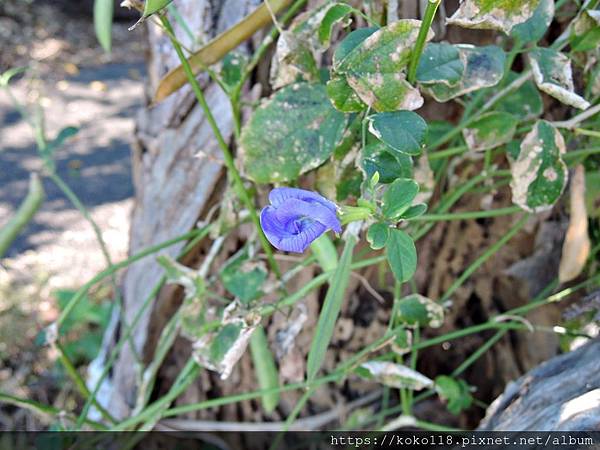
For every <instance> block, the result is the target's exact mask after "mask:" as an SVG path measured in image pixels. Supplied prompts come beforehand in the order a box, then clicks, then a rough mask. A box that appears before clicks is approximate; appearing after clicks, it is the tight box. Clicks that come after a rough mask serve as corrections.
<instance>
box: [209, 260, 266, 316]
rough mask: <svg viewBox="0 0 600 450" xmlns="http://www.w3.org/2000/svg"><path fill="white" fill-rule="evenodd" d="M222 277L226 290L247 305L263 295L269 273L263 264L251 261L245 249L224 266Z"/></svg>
mask: <svg viewBox="0 0 600 450" xmlns="http://www.w3.org/2000/svg"><path fill="white" fill-rule="evenodd" d="M220 276H221V281H222V282H223V286H224V287H225V289H227V290H228V291H229V292H230V293H231V294H233V295H235V297H236V298H238V299H239V300H240V301H241V302H242V304H245V305H247V304H248V303H250V302H251V301H253V300H256V299H257V298H259V297H260V296H261V295H262V290H261V288H262V285H263V284H264V282H265V280H266V279H267V271H266V270H265V268H264V267H263V266H262V264H261V263H257V262H255V261H251V260H250V259H249V256H248V250H247V248H244V249H243V250H242V251H240V252H239V253H238V254H236V255H235V256H234V257H232V258H231V259H230V260H229V261H228V262H227V264H225V266H223V268H222V269H221V273H220Z"/></svg>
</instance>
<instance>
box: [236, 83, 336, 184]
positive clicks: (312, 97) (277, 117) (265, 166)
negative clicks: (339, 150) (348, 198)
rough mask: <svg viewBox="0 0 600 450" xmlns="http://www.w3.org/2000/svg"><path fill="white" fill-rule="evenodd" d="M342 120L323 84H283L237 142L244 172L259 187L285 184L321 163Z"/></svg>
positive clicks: (257, 111)
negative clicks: (279, 182) (272, 183)
mask: <svg viewBox="0 0 600 450" xmlns="http://www.w3.org/2000/svg"><path fill="white" fill-rule="evenodd" d="M345 126H346V117H345V116H344V115H343V114H342V113H340V112H339V111H337V110H336V109H335V108H333V106H331V103H330V102H329V100H328V98H327V94H326V92H325V86H323V85H319V84H308V83H298V84H294V85H291V86H286V87H285V88H283V89H282V90H280V91H278V92H276V93H275V94H274V95H273V96H272V97H270V98H269V99H268V100H266V101H265V102H263V104H262V105H261V106H260V107H259V108H258V109H256V111H254V114H253V115H252V116H251V117H250V120H249V121H248V123H247V124H246V126H245V127H244V128H243V130H242V136H241V140H240V144H241V147H242V152H243V163H244V168H245V171H246V174H247V175H248V177H249V178H251V179H252V180H254V181H256V182H259V183H269V182H274V181H291V180H295V179H296V178H297V177H298V176H299V175H301V174H303V173H305V172H308V171H309V170H311V169H315V168H317V167H318V166H320V165H321V164H323V162H325V161H326V160H327V159H328V158H329V157H330V156H331V154H332V152H333V150H334V149H335V147H336V145H337V144H338V143H339V142H340V140H341V139H342V136H343V133H344V129H345Z"/></svg>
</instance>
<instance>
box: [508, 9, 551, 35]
mask: <svg viewBox="0 0 600 450" xmlns="http://www.w3.org/2000/svg"><path fill="white" fill-rule="evenodd" d="M552 19H554V0H540V2H539V4H538V6H537V8H536V9H535V11H534V12H533V15H532V16H531V17H530V18H529V19H527V20H526V21H525V22H523V23H520V24H518V25H515V26H514V27H513V28H512V30H511V32H510V34H511V36H513V37H514V38H516V39H518V40H520V41H521V42H523V43H526V42H537V41H539V40H540V39H541V38H542V37H543V36H544V34H546V31H548V27H549V26H550V24H551V23H552Z"/></svg>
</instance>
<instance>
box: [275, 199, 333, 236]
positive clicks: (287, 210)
mask: <svg viewBox="0 0 600 450" xmlns="http://www.w3.org/2000/svg"><path fill="white" fill-rule="evenodd" d="M275 209H276V213H275V214H276V216H277V219H278V220H279V222H280V223H281V224H282V225H283V226H284V227H285V228H286V229H287V224H288V223H289V222H290V221H291V220H297V219H300V218H303V217H304V218H309V219H312V220H315V221H317V222H320V223H322V224H323V225H325V227H326V229H330V228H331V229H333V230H335V231H336V232H338V233H339V232H340V231H341V225H340V221H339V220H338V218H337V216H336V214H335V213H334V212H332V211H331V210H330V209H328V208H326V207H324V206H323V205H321V204H320V203H308V202H306V201H304V200H298V199H295V198H288V199H287V200H285V201H284V202H283V203H281V204H280V205H279V206H278V207H277V208H275ZM338 230H339V231H338Z"/></svg>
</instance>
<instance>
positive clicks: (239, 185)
mask: <svg viewBox="0 0 600 450" xmlns="http://www.w3.org/2000/svg"><path fill="white" fill-rule="evenodd" d="M160 20H161V23H162V24H163V26H164V27H165V29H166V30H168V31H169V39H170V40H171V44H172V45H173V48H174V49H175V52H176V53H177V56H178V57H179V60H180V61H181V65H182V67H183V70H184V72H185V75H186V77H187V79H188V82H189V83H190V85H191V87H192V90H193V91H194V95H195V96H196V100H198V103H199V104H200V106H201V107H202V110H203V111H204V116H205V117H206V120H207V121H208V123H209V125H210V127H211V129H212V131H213V134H214V135H215V138H216V139H217V143H218V144H219V147H220V148H221V151H222V153H223V160H224V162H225V167H226V168H227V171H228V173H229V174H231V177H232V179H233V183H234V186H235V188H236V190H237V194H238V196H239V198H240V200H241V201H242V203H243V204H244V206H245V207H246V208H247V209H248V211H249V213H250V219H251V220H252V222H253V223H254V225H255V227H256V230H257V232H258V237H259V240H260V243H261V246H262V248H263V250H264V252H265V254H266V255H267V260H268V261H269V265H270V266H271V269H272V270H273V272H275V274H276V275H277V278H281V272H280V271H279V266H278V265H277V262H276V261H275V258H274V257H273V250H272V249H271V245H270V244H269V241H267V238H266V236H265V235H264V233H263V231H262V228H261V227H260V220H259V218H258V213H257V212H256V208H255V206H254V202H253V201H252V199H251V197H250V194H249V193H248V191H247V190H246V188H245V186H244V182H243V180H242V177H241V175H240V172H239V171H238V170H237V168H236V167H235V162H234V160H233V155H232V154H231V151H230V150H229V146H228V145H227V143H226V142H225V138H224V137H223V134H222V133H221V130H220V129H219V126H218V124H217V121H216V119H215V117H214V115H213V113H212V111H211V110H210V107H209V106H208V103H207V102H206V98H205V97H204V93H203V92H202V88H201V87H200V84H199V83H198V80H197V79H196V77H195V76H194V72H193V71H192V67H191V66H190V63H189V61H188V60H187V59H186V57H185V55H184V53H183V49H182V48H181V45H179V42H177V40H176V39H174V38H173V37H172V36H171V35H172V34H173V27H172V26H171V22H169V19H168V18H167V17H166V16H165V15H164V14H162V15H161V16H160Z"/></svg>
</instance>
